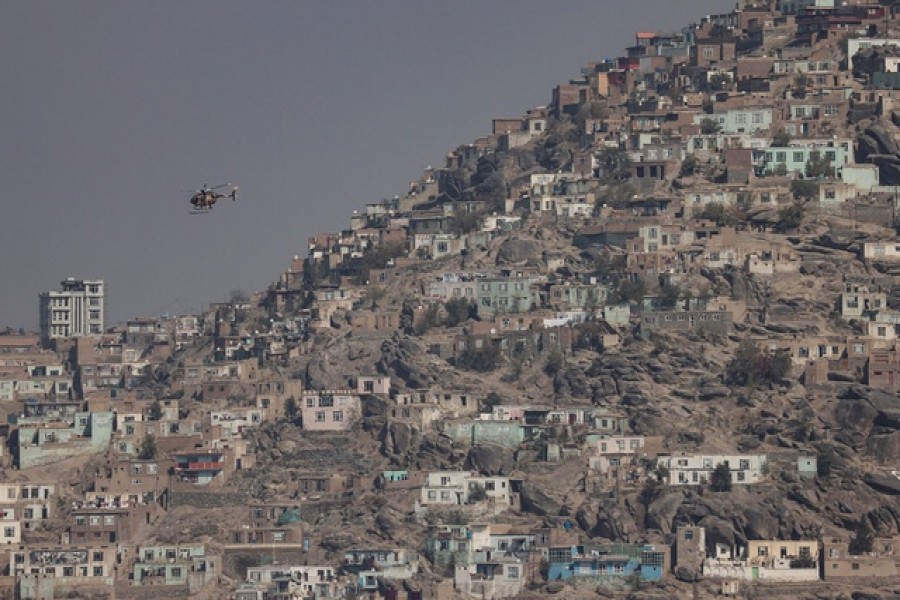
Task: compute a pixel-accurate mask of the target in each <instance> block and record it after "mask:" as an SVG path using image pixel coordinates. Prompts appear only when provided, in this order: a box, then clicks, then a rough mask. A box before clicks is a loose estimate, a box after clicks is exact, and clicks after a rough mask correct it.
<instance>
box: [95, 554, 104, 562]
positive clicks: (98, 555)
mask: <svg viewBox="0 0 900 600" xmlns="http://www.w3.org/2000/svg"><path fill="white" fill-rule="evenodd" d="M94 560H95V561H101V560H103V553H102V552H94Z"/></svg>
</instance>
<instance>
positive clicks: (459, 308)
mask: <svg viewBox="0 0 900 600" xmlns="http://www.w3.org/2000/svg"><path fill="white" fill-rule="evenodd" d="M472 308H473V305H472V303H471V302H469V301H468V300H467V299H466V298H451V299H450V300H447V301H446V302H444V312H446V313H447V316H446V318H445V319H444V324H445V325H446V326H447V327H455V326H457V325H459V324H460V323H465V322H466V321H468V320H469V319H470V318H471V317H472Z"/></svg>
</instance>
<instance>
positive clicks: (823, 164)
mask: <svg viewBox="0 0 900 600" xmlns="http://www.w3.org/2000/svg"><path fill="white" fill-rule="evenodd" d="M806 176H807V177H833V176H834V167H833V166H832V165H831V157H829V156H828V155H827V154H822V153H821V152H819V151H818V150H814V151H812V152H810V153H809V159H808V160H807V161H806Z"/></svg>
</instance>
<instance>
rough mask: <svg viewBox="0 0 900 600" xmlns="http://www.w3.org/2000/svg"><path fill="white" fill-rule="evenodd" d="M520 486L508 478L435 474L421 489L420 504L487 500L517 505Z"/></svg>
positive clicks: (459, 473) (450, 473) (461, 473)
mask: <svg viewBox="0 0 900 600" xmlns="http://www.w3.org/2000/svg"><path fill="white" fill-rule="evenodd" d="M520 484H521V481H519V480H512V479H510V478H508V477H482V476H480V475H478V473H476V472H474V471H472V472H470V471H435V472H434V473H429V474H428V478H427V479H426V481H425V485H423V486H422V496H421V499H420V502H421V504H422V505H423V506H428V505H456V504H469V503H471V502H477V501H479V500H482V499H484V500H490V501H492V502H496V503H498V504H501V505H513V506H515V505H517V504H518V502H519V494H518V491H519V489H518V488H519V487H520Z"/></svg>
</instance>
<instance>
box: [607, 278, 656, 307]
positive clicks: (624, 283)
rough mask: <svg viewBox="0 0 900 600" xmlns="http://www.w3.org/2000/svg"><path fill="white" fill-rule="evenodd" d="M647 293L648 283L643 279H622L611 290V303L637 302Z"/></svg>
mask: <svg viewBox="0 0 900 600" xmlns="http://www.w3.org/2000/svg"><path fill="white" fill-rule="evenodd" d="M646 295H647V284H645V283H644V280H643V279H620V280H619V282H618V283H617V284H616V287H615V288H614V289H613V290H612V292H610V304H623V303H626V302H628V303H636V302H640V301H642V300H643V299H644V296H646Z"/></svg>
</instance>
